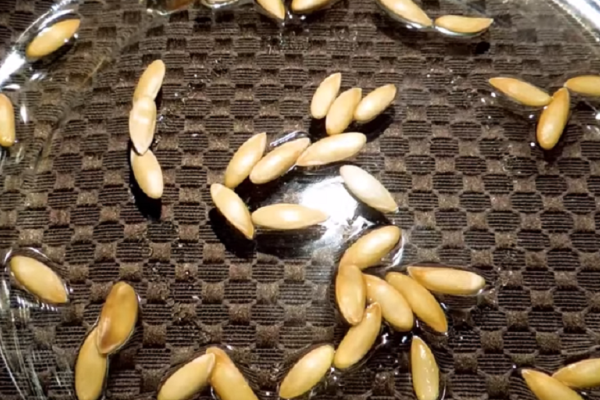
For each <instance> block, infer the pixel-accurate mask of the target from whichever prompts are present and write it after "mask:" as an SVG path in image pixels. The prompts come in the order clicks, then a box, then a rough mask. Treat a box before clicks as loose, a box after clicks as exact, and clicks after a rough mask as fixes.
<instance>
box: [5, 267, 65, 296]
mask: <svg viewBox="0 0 600 400" xmlns="http://www.w3.org/2000/svg"><path fill="white" fill-rule="evenodd" d="M10 271H11V273H12V276H13V277H14V278H15V280H16V281H17V283H18V284H19V285H20V286H21V287H23V289H25V290H27V291H28V292H29V293H31V294H33V295H34V296H36V297H38V298H39V299H40V300H42V301H44V302H46V303H50V304H64V303H66V302H67V301H69V295H68V293H67V289H66V288H65V284H64V283H63V281H62V280H61V279H60V277H59V276H58V275H57V274H56V272H54V271H53V270H52V269H51V268H50V267H48V266H47V265H45V264H43V263H41V262H39V261H38V260H35V259H33V258H30V257H25V256H14V257H12V258H11V259H10Z"/></svg>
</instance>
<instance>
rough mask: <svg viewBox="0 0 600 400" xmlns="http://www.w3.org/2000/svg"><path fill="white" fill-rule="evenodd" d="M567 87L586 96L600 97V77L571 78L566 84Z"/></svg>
mask: <svg viewBox="0 0 600 400" xmlns="http://www.w3.org/2000/svg"><path fill="white" fill-rule="evenodd" d="M565 87H566V88H567V89H569V90H571V91H573V92H575V93H579V94H582V95H584V96H592V97H598V96H600V76H598V75H583V76H578V77H575V78H571V79H569V80H568V81H566V82H565Z"/></svg>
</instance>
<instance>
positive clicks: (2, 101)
mask: <svg viewBox="0 0 600 400" xmlns="http://www.w3.org/2000/svg"><path fill="white" fill-rule="evenodd" d="M14 143H15V110H14V108H13V105H12V102H11V101H10V99H9V98H8V97H6V95H5V94H3V93H0V146H3V147H10V146H12V145H13V144H14Z"/></svg>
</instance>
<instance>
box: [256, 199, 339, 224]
mask: <svg viewBox="0 0 600 400" xmlns="http://www.w3.org/2000/svg"><path fill="white" fill-rule="evenodd" d="M327 218H329V217H328V215H327V214H325V213H324V212H323V211H320V210H315V209H313V208H308V207H305V206H301V205H299V204H273V205H270V206H266V207H261V208H259V209H258V210H256V211H254V212H253V213H252V222H254V224H255V225H257V226H262V227H264V228H270V229H279V230H289V229H302V228H307V227H309V226H313V225H317V224H320V223H321V222H324V221H326V220H327Z"/></svg>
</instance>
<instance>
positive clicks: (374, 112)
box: [354, 84, 396, 124]
mask: <svg viewBox="0 0 600 400" xmlns="http://www.w3.org/2000/svg"><path fill="white" fill-rule="evenodd" d="M395 98H396V85H393V84H389V85H384V86H381V87H378V88H377V89H375V90H373V91H372V92H371V93H369V94H368V95H366V96H365V98H364V99H362V100H361V101H360V103H358V106H357V107H356V110H354V120H355V121H356V122H359V123H361V124H364V123H366V122H369V121H371V120H373V119H374V118H375V117H377V116H378V115H379V114H381V113H382V112H384V111H385V109H386V108H388V107H389V106H390V104H392V102H393V101H394V99H395Z"/></svg>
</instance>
